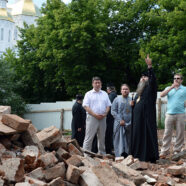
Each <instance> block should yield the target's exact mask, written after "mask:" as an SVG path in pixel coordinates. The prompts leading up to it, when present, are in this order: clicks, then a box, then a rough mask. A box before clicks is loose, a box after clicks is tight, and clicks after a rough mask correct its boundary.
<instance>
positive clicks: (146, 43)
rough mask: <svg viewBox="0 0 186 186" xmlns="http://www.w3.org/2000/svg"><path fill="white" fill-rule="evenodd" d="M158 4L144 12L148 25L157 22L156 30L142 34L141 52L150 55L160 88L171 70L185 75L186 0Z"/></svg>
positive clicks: (165, 1) (166, 80)
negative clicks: (147, 12) (143, 36)
mask: <svg viewBox="0 0 186 186" xmlns="http://www.w3.org/2000/svg"><path fill="white" fill-rule="evenodd" d="M157 5H158V6H156V7H155V8H154V9H152V10H151V11H150V12H149V14H147V16H148V20H149V23H148V25H152V24H153V23H157V22H158V24H153V26H154V25H155V29H154V30H156V32H155V33H149V32H146V33H145V34H146V35H145V36H146V37H145V38H144V39H143V40H141V49H140V54H141V56H143V55H144V53H150V54H151V57H152V59H153V61H154V62H153V63H154V66H155V69H156V70H157V78H158V81H159V89H160V90H162V89H164V88H165V87H166V86H167V85H168V84H170V83H171V82H172V81H173V80H172V78H173V74H174V73H181V74H183V75H184V76H186V65H185V64H186V62H185V60H186V24H185V23H186V2H185V0H179V1H178V0H169V1H168V0H159V1H158V2H157ZM151 30H152V29H151ZM185 82H186V81H185ZM185 82H184V83H185Z"/></svg>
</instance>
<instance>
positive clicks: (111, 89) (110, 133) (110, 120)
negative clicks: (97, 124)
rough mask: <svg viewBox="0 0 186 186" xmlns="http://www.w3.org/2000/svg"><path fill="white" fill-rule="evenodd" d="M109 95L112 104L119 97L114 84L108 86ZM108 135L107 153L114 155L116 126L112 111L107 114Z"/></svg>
mask: <svg viewBox="0 0 186 186" xmlns="http://www.w3.org/2000/svg"><path fill="white" fill-rule="evenodd" d="M107 93H108V96H109V99H110V102H111V103H112V102H113V101H114V99H115V98H116V97H117V94H116V89H115V87H114V85H113V84H111V83H110V84H107ZM106 124H107V128H106V133H105V151H106V153H107V154H112V150H113V126H114V118H113V116H112V114H111V111H109V113H108V114H107V119H106Z"/></svg>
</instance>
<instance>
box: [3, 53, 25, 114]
mask: <svg viewBox="0 0 186 186" xmlns="http://www.w3.org/2000/svg"><path fill="white" fill-rule="evenodd" d="M7 56H8V58H9V59H8V61H11V60H15V55H14V54H13V53H12V52H11V51H10V50H8V51H7V54H6V56H4V57H1V58H0V71H1V73H0V105H4V106H6V105H7V106H11V111H12V113H13V114H18V115H20V116H22V115H23V114H24V112H25V111H26V110H28V107H26V103H25V101H24V99H23V98H22V97H21V96H20V95H19V94H18V93H17V89H18V88H19V87H22V86H23V85H22V83H21V81H15V71H14V70H13V69H12V68H11V66H10V64H9V63H8V62H7Z"/></svg>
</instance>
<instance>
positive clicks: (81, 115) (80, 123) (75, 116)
mask: <svg viewBox="0 0 186 186" xmlns="http://www.w3.org/2000/svg"><path fill="white" fill-rule="evenodd" d="M85 120H86V111H85V109H84V108H83V107H82V104H80V103H78V102H75V104H74V105H73V107H72V124H71V127H72V137H71V138H72V139H76V140H77V142H78V143H79V145H80V146H81V147H82V146H83V140H84V137H85ZM78 128H81V131H80V132H78Z"/></svg>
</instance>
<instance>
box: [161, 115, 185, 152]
mask: <svg viewBox="0 0 186 186" xmlns="http://www.w3.org/2000/svg"><path fill="white" fill-rule="evenodd" d="M174 126H176V142H175V145H174V149H173V151H174V152H180V151H181V149H182V148H183V147H184V130H185V114H166V118H165V131H164V136H163V146H162V149H161V154H160V155H166V154H169V149H170V145H171V140H172V131H173V128H174Z"/></svg>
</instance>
